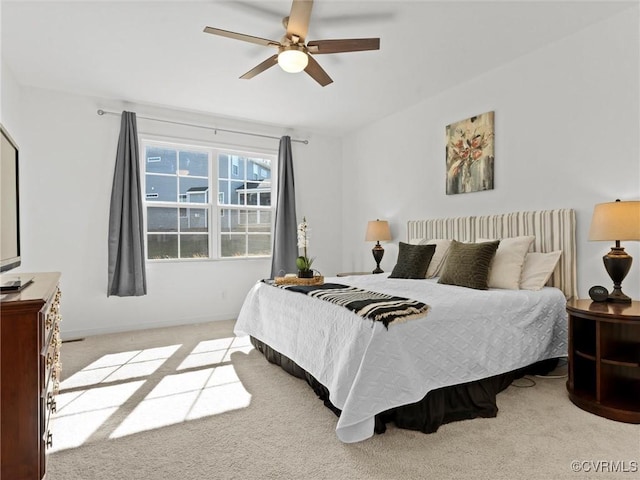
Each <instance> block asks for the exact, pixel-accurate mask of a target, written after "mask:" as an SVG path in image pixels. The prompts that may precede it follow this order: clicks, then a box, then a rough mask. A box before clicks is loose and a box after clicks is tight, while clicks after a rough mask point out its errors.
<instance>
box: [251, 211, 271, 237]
mask: <svg viewBox="0 0 640 480" xmlns="http://www.w3.org/2000/svg"><path fill="white" fill-rule="evenodd" d="M246 225H247V228H248V230H249V232H270V231H271V211H269V210H257V211H256V210H249V211H248V212H247V214H246Z"/></svg>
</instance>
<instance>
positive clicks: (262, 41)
mask: <svg viewBox="0 0 640 480" xmlns="http://www.w3.org/2000/svg"><path fill="white" fill-rule="evenodd" d="M204 32H205V33H210V34H212V35H220V36H221V37H227V38H233V39H234V40H242V41H244V42H249V43H257V44H258V45H264V46H265V47H280V46H281V45H280V42H278V41H276V40H269V39H267V38H260V37H253V36H251V35H245V34H244V33H237V32H230V31H228V30H222V29H220V28H213V27H205V28H204Z"/></svg>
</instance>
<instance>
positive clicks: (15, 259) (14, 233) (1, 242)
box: [0, 125, 21, 272]
mask: <svg viewBox="0 0 640 480" xmlns="http://www.w3.org/2000/svg"><path fill="white" fill-rule="evenodd" d="M0 131H1V132H2V135H0V136H1V137H2V138H1V140H0V147H1V148H0V272H6V271H7V270H11V269H13V268H16V267H17V266H19V265H20V262H21V258H20V191H19V182H18V146H17V145H16V142H14V141H13V139H12V138H11V137H10V136H9V134H8V133H7V131H6V130H5V129H4V127H3V126H2V125H0Z"/></svg>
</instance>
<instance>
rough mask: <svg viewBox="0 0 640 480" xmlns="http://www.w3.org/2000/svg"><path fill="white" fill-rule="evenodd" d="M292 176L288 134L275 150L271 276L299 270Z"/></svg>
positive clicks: (294, 194)
mask: <svg viewBox="0 0 640 480" xmlns="http://www.w3.org/2000/svg"><path fill="white" fill-rule="evenodd" d="M294 184H295V182H294V178H293V158H292V155H291V137H288V136H284V137H282V138H281V139H280V149H279V150H278V199H277V203H276V218H275V228H274V231H273V256H272V258H271V278H275V277H276V276H278V277H279V276H282V275H284V274H285V273H293V272H296V271H297V270H298V268H297V267H296V258H297V257H298V234H297V228H298V225H297V224H296V192H295V185H294Z"/></svg>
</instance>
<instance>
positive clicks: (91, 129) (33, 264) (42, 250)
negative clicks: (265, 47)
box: [3, 87, 342, 338]
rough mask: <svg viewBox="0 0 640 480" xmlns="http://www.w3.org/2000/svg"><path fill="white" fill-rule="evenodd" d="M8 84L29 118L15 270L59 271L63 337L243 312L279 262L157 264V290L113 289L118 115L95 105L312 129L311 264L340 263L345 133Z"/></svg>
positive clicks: (216, 138) (305, 156)
mask: <svg viewBox="0 0 640 480" xmlns="http://www.w3.org/2000/svg"><path fill="white" fill-rule="evenodd" d="M15 90H19V91H15ZM5 93H7V95H19V96H20V98H21V101H20V103H19V106H15V108H16V109H17V108H19V115H20V117H21V119H22V122H21V123H20V124H18V123H17V124H16V126H15V129H13V128H11V126H10V125H7V127H8V128H9V129H10V130H12V134H14V135H15V137H16V141H17V142H18V143H19V147H20V160H21V189H22V215H21V217H22V239H23V241H22V258H23V264H22V266H21V267H20V268H19V269H18V270H16V272H28V271H60V272H62V291H63V300H62V312H63V323H62V336H63V338H75V337H79V336H85V335H91V334H96V333H103V332H114V331H122V330H129V329H140V328H148V327H153V326H160V325H176V324H184V323H196V322H201V321H209V320H219V319H231V318H234V317H235V316H237V314H238V312H239V310H240V307H241V304H242V300H243V299H244V296H245V295H246V293H247V291H248V290H249V289H250V288H251V287H252V285H253V284H254V283H255V282H256V281H257V280H259V279H261V278H265V277H268V276H269V274H270V268H271V262H270V260H266V259H260V260H258V259H254V260H223V261H205V262H172V263H148V264H147V283H148V295H146V296H143V297H129V298H119V297H108V298H107V296H106V285H107V228H108V216H109V199H110V192H111V183H112V179H113V170H114V161H115V152H116V146H117V140H118V133H119V129H120V117H119V116H106V115H105V116H98V115H97V114H96V111H97V109H98V108H104V109H105V110H113V111H121V110H122V109H127V110H131V111H137V112H138V113H139V115H149V116H155V117H160V118H166V119H173V120H178V121H186V122H193V123H204V124H207V125H216V126H218V127H220V128H227V129H235V130H247V131H251V132H259V133H264V134H272V135H276V136H280V135H283V134H290V135H291V136H292V138H300V137H302V138H307V139H309V144H308V145H302V144H298V143H294V144H293V155H294V170H295V174H296V188H297V197H298V198H297V206H298V209H297V212H298V215H299V217H300V219H301V218H302V216H303V215H306V217H307V220H308V221H309V222H310V224H311V228H312V229H313V237H312V239H311V246H310V248H311V252H310V253H311V255H313V256H315V257H317V260H316V264H315V265H314V266H316V267H317V268H318V269H320V270H321V271H323V273H324V272H327V273H330V272H333V273H335V272H336V271H337V270H338V269H339V266H340V255H339V254H336V253H335V252H340V251H341V243H340V236H339V235H336V234H335V232H336V231H339V229H340V221H341V219H340V216H339V215H336V214H335V212H339V211H340V205H341V196H342V192H341V185H340V184H339V183H338V182H335V181H334V179H335V178H336V176H338V177H339V176H340V173H341V158H340V155H341V141H340V140H339V139H337V138H331V137H322V136H317V135H311V134H309V133H308V132H293V131H286V130H285V129H284V128H275V127H272V126H265V125H256V124H250V123H248V122H243V121H237V120H231V119H214V118H211V117H203V116H201V115H195V114H193V113H186V112H175V111H167V110H162V109H159V108H151V107H148V106H146V107H142V106H136V105H132V104H124V103H119V104H116V103H114V102H107V101H104V100H102V101H101V100H98V99H94V98H89V97H83V96H77V95H69V94H62V93H57V92H52V91H47V90H42V89H34V88H29V87H16V89H14V91H12V92H4V91H3V95H4V94H5ZM5 98H6V97H5ZM7 106H9V105H7ZM20 125H22V126H23V127H24V128H22V126H20ZM138 129H139V131H140V132H144V133H152V134H165V135H172V136H175V137H178V138H181V139H182V138H186V139H194V140H205V139H210V140H211V141H213V142H215V143H217V144H229V143H234V144H236V145H241V146H244V147H247V148H250V149H260V150H264V149H267V150H269V151H271V152H272V153H276V152H277V149H278V141H277V140H265V139H259V138H256V137H248V136H241V135H234V134H224V133H221V132H219V133H218V134H217V135H214V134H213V132H211V131H208V130H202V129H194V128H186V127H179V126H170V125H167V124H161V123H158V122H150V121H145V120H139V121H138ZM319 186H321V187H322V189H320V188H319Z"/></svg>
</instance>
